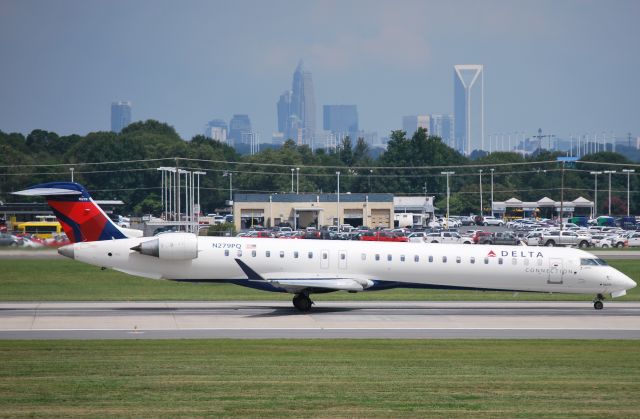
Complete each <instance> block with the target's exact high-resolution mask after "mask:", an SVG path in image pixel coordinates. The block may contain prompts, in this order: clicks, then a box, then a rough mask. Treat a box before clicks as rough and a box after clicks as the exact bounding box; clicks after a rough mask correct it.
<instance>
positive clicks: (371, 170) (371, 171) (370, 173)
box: [369, 169, 373, 193]
mask: <svg viewBox="0 0 640 419" xmlns="http://www.w3.org/2000/svg"><path fill="white" fill-rule="evenodd" d="M372 174H373V169H369V193H371V175H372Z"/></svg>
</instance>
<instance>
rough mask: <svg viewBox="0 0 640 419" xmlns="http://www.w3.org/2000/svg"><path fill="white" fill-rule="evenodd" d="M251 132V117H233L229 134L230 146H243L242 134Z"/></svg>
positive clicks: (238, 115)
mask: <svg viewBox="0 0 640 419" xmlns="http://www.w3.org/2000/svg"><path fill="white" fill-rule="evenodd" d="M250 132H251V120H250V119H249V115H244V114H236V115H233V118H231V121H229V134H228V135H227V137H228V138H229V144H230V145H232V146H234V147H235V146H236V145H239V144H243V143H242V140H243V137H242V134H246V133H250ZM246 138H247V137H245V139H246Z"/></svg>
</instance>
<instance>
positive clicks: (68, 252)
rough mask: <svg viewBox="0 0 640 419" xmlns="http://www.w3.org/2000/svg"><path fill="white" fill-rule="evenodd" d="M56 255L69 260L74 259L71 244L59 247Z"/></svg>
mask: <svg viewBox="0 0 640 419" xmlns="http://www.w3.org/2000/svg"><path fill="white" fill-rule="evenodd" d="M58 253H59V254H61V255H62V256H66V257H68V258H69V259H75V249H74V248H73V244H68V245H66V246H61V247H59V248H58Z"/></svg>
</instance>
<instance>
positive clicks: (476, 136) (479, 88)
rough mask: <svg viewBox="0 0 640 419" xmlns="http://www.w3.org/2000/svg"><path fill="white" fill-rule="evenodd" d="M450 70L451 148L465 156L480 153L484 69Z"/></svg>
mask: <svg viewBox="0 0 640 419" xmlns="http://www.w3.org/2000/svg"><path fill="white" fill-rule="evenodd" d="M453 69H454V71H453V94H454V97H453V108H454V110H453V113H454V122H455V128H454V135H455V144H454V145H455V149H456V150H458V151H459V152H460V153H462V154H465V155H467V156H468V155H469V154H471V152H472V151H473V150H476V149H477V150H484V66H482V65H479V64H464V65H455V66H453ZM478 79H480V80H478ZM472 94H473V97H472Z"/></svg>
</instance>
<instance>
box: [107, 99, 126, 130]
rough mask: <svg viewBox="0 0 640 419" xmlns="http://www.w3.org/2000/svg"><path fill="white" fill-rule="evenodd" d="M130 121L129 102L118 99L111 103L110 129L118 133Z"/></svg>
mask: <svg viewBox="0 0 640 419" xmlns="http://www.w3.org/2000/svg"><path fill="white" fill-rule="evenodd" d="M130 123H131V102H128V101H120V102H113V103H112V104H111V131H113V132H115V133H119V132H120V131H122V129H123V128H125V127H126V126H127V125H129V124H130Z"/></svg>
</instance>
